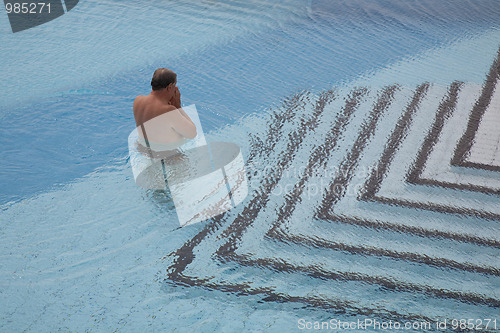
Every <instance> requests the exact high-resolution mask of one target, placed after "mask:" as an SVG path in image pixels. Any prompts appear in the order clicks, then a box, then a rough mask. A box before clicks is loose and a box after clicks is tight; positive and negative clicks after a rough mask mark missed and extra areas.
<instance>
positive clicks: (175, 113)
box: [133, 68, 197, 144]
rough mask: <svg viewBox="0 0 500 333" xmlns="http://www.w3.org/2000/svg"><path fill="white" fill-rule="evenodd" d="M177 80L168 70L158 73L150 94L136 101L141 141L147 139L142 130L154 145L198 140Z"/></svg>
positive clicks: (135, 107) (135, 110)
mask: <svg viewBox="0 0 500 333" xmlns="http://www.w3.org/2000/svg"><path fill="white" fill-rule="evenodd" d="M176 77H177V76H176V74H175V73H173V72H172V71H170V70H168V69H165V68H160V69H157V70H156V71H155V74H154V75H153V80H152V81H151V85H152V87H153V90H152V91H151V93H150V94H149V95H146V96H142V95H141V96H137V98H136V99H135V101H134V106H133V109H134V118H135V123H136V125H137V128H138V135H139V137H140V138H143V137H144V135H143V128H144V130H145V131H146V136H147V139H148V141H150V142H154V143H161V144H170V143H172V144H173V143H176V142H181V141H183V140H184V139H193V138H195V137H196V134H197V133H196V126H195V124H194V123H193V121H192V120H191V119H190V118H189V116H188V115H187V114H186V112H184V110H183V109H182V108H181V94H180V92H179V88H177V87H176V86H175V85H176V83H177V80H176ZM172 81H173V82H172Z"/></svg>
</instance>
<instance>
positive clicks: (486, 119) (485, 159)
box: [468, 84, 500, 167]
mask: <svg viewBox="0 0 500 333" xmlns="http://www.w3.org/2000/svg"><path fill="white" fill-rule="evenodd" d="M499 86H500V84H497V85H496V88H495V91H494V92H493V96H492V98H491V102H490V104H489V105H488V108H487V109H486V112H485V113H484V115H483V118H482V119H481V123H480V124H479V128H478V130H477V133H476V136H475V138H474V143H473V144H472V148H471V150H470V156H469V158H468V161H470V162H474V163H480V164H487V165H493V166H498V167H500V88H499Z"/></svg>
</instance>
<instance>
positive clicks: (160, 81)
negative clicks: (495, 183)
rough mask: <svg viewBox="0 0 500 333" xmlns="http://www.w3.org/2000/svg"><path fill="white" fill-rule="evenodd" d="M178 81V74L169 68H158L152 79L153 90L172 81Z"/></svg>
mask: <svg viewBox="0 0 500 333" xmlns="http://www.w3.org/2000/svg"><path fill="white" fill-rule="evenodd" d="M176 82H177V74H175V72H173V71H171V70H170V69H168V68H158V69H157V70H155V72H154V74H153V78H152V79H151V87H153V90H161V89H163V88H166V87H167V86H168V85H169V84H171V83H176Z"/></svg>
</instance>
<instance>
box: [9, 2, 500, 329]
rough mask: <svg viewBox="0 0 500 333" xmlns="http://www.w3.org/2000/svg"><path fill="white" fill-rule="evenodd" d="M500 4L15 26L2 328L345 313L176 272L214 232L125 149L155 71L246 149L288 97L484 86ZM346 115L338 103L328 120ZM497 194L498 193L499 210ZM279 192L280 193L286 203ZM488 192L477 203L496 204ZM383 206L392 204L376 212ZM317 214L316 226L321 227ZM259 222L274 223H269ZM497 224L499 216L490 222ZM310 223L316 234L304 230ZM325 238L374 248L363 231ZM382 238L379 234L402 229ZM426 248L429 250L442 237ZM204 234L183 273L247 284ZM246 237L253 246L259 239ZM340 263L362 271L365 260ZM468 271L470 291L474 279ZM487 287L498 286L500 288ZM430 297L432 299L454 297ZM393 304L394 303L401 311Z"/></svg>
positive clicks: (144, 7)
mask: <svg viewBox="0 0 500 333" xmlns="http://www.w3.org/2000/svg"><path fill="white" fill-rule="evenodd" d="M499 14H500V6H499V4H498V2H496V1H477V2H474V3H471V2H469V1H439V2H431V1H417V2H413V1H400V2H395V1H381V0H380V1H283V2H272V3H271V2H266V1H255V2H249V3H247V2H238V1H227V2H211V1H198V2H190V3H182V2H170V1H167V2H153V1H146V2H141V4H140V5H139V4H137V3H136V2H130V1H125V2H116V1H100V2H95V1H86V2H82V3H81V4H79V5H78V6H77V7H75V9H73V10H72V11H71V13H68V14H67V15H64V16H63V17H61V18H59V19H57V20H54V21H52V22H50V23H48V24H45V25H42V26H40V27H37V28H34V29H30V30H27V31H24V32H22V33H17V34H12V33H11V32H10V28H9V27H8V26H7V20H4V21H3V23H2V26H0V31H1V37H0V38H1V40H2V45H6V47H5V49H4V51H3V52H2V56H1V57H2V66H1V68H0V73H1V74H2V77H3V80H2V82H1V83H0V87H1V89H0V94H1V97H2V98H1V102H0V107H1V109H2V115H1V118H0V119H2V122H1V124H0V128H1V130H0V137H1V142H2V143H3V145H2V147H3V148H2V150H3V151H2V156H3V159H2V164H1V165H2V168H1V169H0V180H1V184H2V191H0V204H2V210H1V213H0V214H1V220H2V222H1V224H0V231H1V237H2V242H1V244H2V246H1V248H2V252H1V256H2V263H1V267H2V268H1V274H2V277H1V280H0V281H1V282H0V283H1V289H0V291H1V293H2V307H1V309H2V310H1V312H0V317H1V318H2V320H1V323H0V327H1V330H2V331H21V330H27V331H58V330H69V331H115V330H118V331H138V330H139V331H142V330H146V331H155V330H156V331H165V330H167V331H172V330H174V329H176V330H177V331H180V332H185V331H203V332H206V331H240V330H242V331H245V330H247V331H255V330H261V331H266V330H270V331H279V330H280V329H283V327H284V328H286V330H293V329H296V328H297V320H298V318H308V320H313V319H314V320H317V319H324V318H331V317H332V316H334V315H335V316H336V315H339V316H341V312H342V311H341V308H342V307H341V306H340V307H339V308H337V309H333V310H331V311H329V310H328V309H324V308H317V307H315V306H312V305H310V304H309V305H307V304H301V303H294V302H287V301H286V300H279V299H278V300H277V301H276V299H275V300H273V299H266V297H264V296H259V294H253V293H249V295H248V294H245V295H244V296H238V295H239V293H237V292H231V291H230V290H229V291H230V292H223V291H221V290H220V289H217V288H211V287H210V286H201V287H190V286H189V284H183V283H179V281H173V280H172V279H166V280H165V278H166V277H167V273H166V270H167V268H168V267H169V266H170V265H172V262H171V260H181V259H182V256H180V257H179V258H181V259H179V258H177V259H175V258H174V256H173V255H170V256H169V254H172V253H174V251H176V250H177V249H180V248H182V246H183V244H184V243H185V242H186V241H188V240H189V239H191V238H192V237H195V235H197V234H198V232H201V231H202V230H203V228H204V227H205V225H204V224H203V223H202V224H199V225H194V226H190V227H188V228H182V229H177V226H178V224H177V220H176V215H175V211H173V210H172V204H171V202H169V199H168V198H166V197H165V196H164V194H163V193H162V192H161V191H144V190H141V189H139V188H137V187H136V186H135V185H134V183H133V177H132V173H131V170H130V166H129V164H128V161H127V141H126V140H127V136H128V134H129V133H130V131H131V130H132V129H133V127H134V122H133V116H132V111H131V104H132V101H133V99H134V98H135V96H136V95H138V94H146V93H147V92H148V90H149V88H148V82H149V80H150V76H151V74H152V72H153V71H154V69H155V68H157V67H169V68H172V69H173V70H175V71H176V72H177V73H178V75H179V76H178V82H179V86H180V89H181V92H182V97H183V103H184V104H191V103H193V104H196V106H197V108H198V111H199V114H200V119H201V122H202V124H203V127H204V130H205V132H206V133H210V134H209V136H210V137H211V138H212V139H213V140H216V139H218V140H220V139H223V140H225V141H229V142H235V143H237V144H238V145H240V147H242V150H243V151H244V152H245V153H246V154H247V158H248V157H249V154H250V152H251V144H250V143H251V142H250V138H249V136H248V134H247V133H249V132H254V133H255V134H256V135H257V134H258V133H262V131H263V130H264V128H265V126H267V119H268V117H269V114H270V112H271V110H277V112H283V110H285V108H283V107H282V102H283V101H284V100H285V99H287V98H289V96H292V95H293V94H295V93H297V92H299V91H308V92H310V94H311V96H310V98H311V99H312V100H314V99H316V98H317V94H318V93H320V92H321V91H323V90H325V89H330V88H333V87H337V88H336V89H344V90H345V92H344V93H345V95H347V94H348V93H349V91H350V89H351V88H353V87H356V86H367V87H369V89H371V90H372V91H376V90H377V89H380V88H381V87H383V86H385V85H388V84H394V83H397V84H399V85H401V86H403V87H411V88H414V87H415V86H417V85H418V84H421V83H422V82H424V81H428V82H431V83H433V84H435V85H437V86H438V88H436V89H439V87H447V86H448V85H449V84H451V83H452V82H453V81H456V80H458V81H463V82H466V83H467V84H470V85H473V84H476V85H477V86H480V85H481V84H482V83H483V81H484V79H485V77H486V75H487V73H488V70H489V69H490V66H491V63H492V61H493V60H494V58H495V55H496V52H497V51H498V46H499V40H500V38H499V37H500V31H499V29H498V28H499V25H498V17H499ZM471 87H472V86H471ZM443 89H444V88H443ZM470 89H471V91H475V90H474V88H473V87H472V88H470ZM444 90H446V89H444ZM476 90H477V91H479V88H477V89H476ZM339 94H341V93H340V92H339ZM471 95H473V94H472V93H471ZM340 108H341V104H339V105H338V107H337V109H335V108H332V111H331V112H332V117H333V116H334V115H335V114H334V113H335V112H338V110H340ZM402 108H403V106H401V108H400V109H399V110H401V109H402ZM308 110H309V109H306V111H304V112H305V114H306V115H308V114H309V113H308V112H312V111H311V110H309V111H308ZM396 117H397V116H396V113H395V114H394V119H396ZM332 119H333V118H332ZM362 119H363V118H361V117H360V118H358V120H356V119H354V120H353V122H352V124H351V125H350V126H351V127H352V135H351V137H346V138H345V139H344V141H343V142H346V144H347V143H348V142H350V141H349V140H355V134H356V133H357V132H356V131H355V129H356V126H358V125H359V124H361V121H362ZM356 121H357V122H358V123H356ZM325 124H326V123H325ZM356 124H357V125H356ZM295 125H296V124H293V123H291V124H288V125H286V126H285V129H286V130H288V131H291V130H292V129H293V128H295ZM325 126H326V125H325ZM387 126H388V127H387V128H389V125H387ZM325 130H326V127H325ZM318 133H319V134H318V137H321V135H322V134H321V133H324V132H321V131H319V132H318ZM307 142H308V141H306V143H307ZM309 144H311V143H309ZM339 145H341V143H339ZM311 149H312V148H311ZM272 158H277V157H272V156H271V155H270V156H269V160H266V158H265V157H262V158H261V159H260V160H259V159H257V161H258V162H259V163H261V164H260V165H258V164H255V165H254V169H255V170H260V168H261V167H263V165H262V163H266V161H267V162H269V163H271V159H272ZM300 160H301V159H300V158H298V161H300ZM249 199H250V198H249ZM495 199H496V198H490V199H489V200H491V202H492V203H490V204H491V205H493V206H494V203H495ZM279 200H280V199H272V200H271V203H273V204H274V205H275V206H276V207H278V206H279V202H280V201H279ZM314 200H316V201H317V200H318V199H317V198H316V199H314ZM314 200H313V201H314ZM478 200H479V201H478V205H480V204H482V201H480V200H483V201H484V200H485V199H484V198H483V197H479V199H478ZM484 202H486V201H484ZM313 204H314V203H313V202H311V207H312V205H313ZM273 207H274V206H273ZM372 214H373V215H377V214H382V213H377V211H376V208H373V212H372ZM394 214H396V213H394ZM305 216H307V214H306V215H305ZM430 216H431V217H432V216H434V215H432V214H430ZM304 218H305V221H307V223H305V225H309V222H310V223H312V220H307V218H306V217H304ZM309 219H310V217H309ZM431 220H432V221H434V220H433V219H431ZM436 221H437V222H435V223H438V222H439V221H440V220H439V219H436ZM257 222H259V223H261V224H270V223H271V222H273V220H272V216H269V217H268V218H266V217H264V218H260V219H259V220H258V221H257ZM443 223H444V222H443ZM258 225H259V224H258ZM464 225H466V223H464ZM326 229H329V228H326ZM312 230H314V231H313V232H319V231H318V230H316V229H312ZM321 230H322V231H321V232H325V231H324V230H323V229H321ZM496 230H498V228H497V227H495V224H493V227H492V229H491V231H492V232H493V233H494V232H495V231H496ZM306 231H308V232H311V230H309V229H308V230H301V231H300V232H306ZM328 232H331V233H333V234H334V235H336V236H335V237H345V238H346V239H350V240H353V239H354V240H356V239H359V242H360V243H361V244H365V245H367V244H368V243H369V242H368V241H367V240H364V238H362V236H360V235H359V234H358V232H359V231H358V230H347V229H346V230H343V229H342V228H341V227H337V229H334V230H329V231H328ZM369 235H370V233H368V234H367V235H366V237H369ZM372 235H373V234H372ZM375 235H376V237H380V242H382V240H384V239H385V240H388V239H390V237H391V235H386V236H384V235H383V234H380V233H375ZM226 236H227V235H226ZM384 237H385V238H384ZM403 240H408V241H410V240H411V241H413V240H412V239H406V238H403ZM425 242H426V241H423V243H424V244H423V245H419V246H422V247H424V248H425V247H427V246H428V247H429V248H430V247H432V245H426V243H425ZM205 243H207V244H205ZM205 243H204V244H203V246H205V247H204V248H203V249H202V250H195V251H204V252H205V254H202V253H198V252H195V257H196V258H197V260H196V262H194V263H193V266H192V267H191V268H190V267H189V266H188V267H187V270H188V273H190V274H192V275H194V276H198V275H200V276H203V275H205V274H206V275H208V276H210V274H211V273H210V272H215V273H214V274H216V275H215V279H216V280H220V282H221V284H224V283H225V282H224V279H226V277H225V276H226V275H227V276H230V279H229V278H227V279H229V280H231V281H233V282H236V283H237V282H241V283H243V282H245V283H246V281H249V280H251V279H252V278H253V277H254V276H258V275H259V274H260V273H259V269H258V266H257V268H255V267H250V268H248V267H244V266H245V265H244V264H243V263H232V264H230V265H227V266H220V267H219V266H218V265H215V266H214V264H211V263H209V257H210V255H211V253H213V252H214V251H216V250H217V248H218V246H217V245H216V244H215V243H214V244H210V242H205ZM242 243H243V244H242V245H243V249H245V247H244V246H250V248H249V249H250V250H251V247H252V246H254V245H255V244H256V243H255V241H254V240H250V241H247V242H245V241H242ZM375 245H380V244H371V246H375ZM450 246H453V243H452V244H451V245H450ZM460 246H463V248H462V247H460V251H459V252H460V253H462V254H463V253H467V251H468V250H467V246H466V245H460ZM471 249H472V250H474V247H471ZM211 250H213V251H212V252H211ZM252 251H253V250H252ZM263 251H264V252H266V251H267V252H266V253H270V254H273V253H274V254H275V255H276V257H277V258H286V256H287V255H290V256H291V259H293V260H297V259H296V258H295V257H294V256H297V255H298V256H299V257H302V258H313V257H314V258H316V260H318V261H320V262H321V258H322V256H325V259H324V262H325V265H326V266H327V265H331V264H332V263H331V262H330V261H329V260H330V259H331V258H330V259H328V255H326V254H325V253H324V252H322V251H320V250H317V249H316V248H315V247H314V246H309V247H308V246H306V247H305V248H304V247H302V248H300V249H299V250H296V249H294V248H293V247H292V248H291V249H289V248H287V245H286V244H285V245H279V246H278V248H277V249H275V248H269V249H267V248H263ZM488 251H489V250H485V252H484V253H480V254H478V256H479V257H480V256H483V257H482V259H481V260H483V261H484V262H488V259H491V260H494V258H495V254H496V252H495V251H493V250H491V251H490V252H488ZM288 252H290V253H292V254H289V253H288ZM287 253H288V254H287ZM204 255H207V256H208V257H207V258H205V256H204ZM452 255H453V254H452ZM281 256H282V257H281ZM464 256H465V255H464ZM289 259H290V258H289ZM300 260H306V259H300ZM300 260H299V261H300ZM333 260H334V262H337V263H338V264H339V265H340V264H342V260H345V262H344V263H343V264H345V263H348V262H350V261H351V260H352V261H353V265H354V263H355V262H356V261H357V260H361V259H360V258H358V257H353V258H347V257H346V258H344V257H342V256H341V255H339V256H338V257H336V256H334V257H333ZM373 260H374V261H376V260H378V259H373ZM464 260H469V258H465V259H464ZM368 264H369V265H371V266H370V267H373V265H375V264H374V263H373V262H371V261H370V262H369V263H368ZM492 264H493V263H492ZM325 269H326V268H325ZM393 269H394V270H397V269H398V266H397V265H396V266H393ZM276 270H277V271H278V269H276ZM409 271H410V272H416V273H418V274H422V276H423V277H422V278H423V279H425V277H429V278H430V279H432V278H433V277H434V275H433V274H437V273H435V272H434V271H432V269H429V268H427V267H425V266H418V267H416V268H414V267H412V268H411V269H409ZM401 274H403V273H401ZM460 274H462V275H463V276H461V275H460ZM460 274H459V276H460V277H463V278H464V281H465V282H464V283H466V284H471V285H473V284H474V281H472V280H471V277H470V276H469V275H467V273H460ZM264 276H265V277H266V278H269V279H270V280H269V281H268V286H278V288H282V289H280V290H281V291H282V292H286V291H287V290H292V289H294V288H296V289H297V290H304V292H308V291H307V290H306V289H307V288H305V287H304V286H308V285H310V286H313V288H314V290H315V292H316V294H317V295H323V294H324V295H326V294H331V293H333V294H335V293H341V288H342V287H341V286H340V285H339V286H337V285H333V284H332V285H331V286H330V287H328V285H324V284H322V283H318V282H317V281H316V278H312V277H309V276H307V274H306V275H305V276H300V275H297V274H293V275H291V276H290V284H289V285H285V284H282V282H280V279H281V277H280V276H279V275H276V276H275V275H274V274H272V271H271V273H266V274H265V275H264ZM400 278H401V279H403V280H404V279H406V278H407V277H406V276H404V274H403V275H402V276H400ZM454 278H457V276H453V279H454ZM481 279H483V280H485V281H486V282H487V283H489V284H491V285H492V286H493V287H494V286H495V281H497V280H491V279H490V278H489V277H480V280H481ZM483 280H481V281H480V282H478V283H482V281H483ZM453 282H456V281H450V283H453ZM486 282H485V283H486ZM253 283H254V284H259V283H263V282H255V281H254V282H253ZM496 286H497V287H498V284H496ZM264 287H265V285H264ZM256 288H261V287H256ZM356 288H359V289H356ZM381 288H382V289H383V287H381ZM497 289H498V288H497ZM353 290H359V291H358V294H359V295H358V296H359V297H358V296H355V297H353V298H355V299H359V302H360V303H361V304H365V303H366V302H367V299H369V298H370V297H377V295H380V293H378V292H377V289H376V288H375V289H373V290H368V289H367V288H365V287H363V286H356V285H353ZM493 292H495V290H492V293H493ZM356 297H358V298H356ZM408 297H410V298H411V297H414V296H413V295H412V294H411V293H410V294H409V295H408ZM325 298H326V296H325ZM435 302H436V305H435V306H436V308H439V307H446V306H447V304H448V305H449V304H451V305H452V306H456V305H455V303H453V302H450V303H447V302H446V300H445V301H443V300H442V299H438V300H436V301H435ZM425 304H427V303H425ZM427 305H428V304H427ZM392 306H394V309H395V310H399V309H397V303H395V304H392ZM415 307H417V308H418V302H417V301H416V302H415ZM422 307H424V305H422ZM361 308H362V307H361ZM472 308H473V306H471V309H472ZM457 309H459V307H458V306H457ZM460 309H462V308H460ZM487 309H488V311H486V312H485V314H488V315H490V314H491V313H492V311H490V310H491V307H490V308H488V307H487ZM422 311H423V310H422ZM457 311H458V310H457ZM460 311H462V310H460ZM221 313H224V314H225V316H223V317H221V315H220V314H221ZM349 316H352V314H349V315H347V317H346V318H350V317H349Z"/></svg>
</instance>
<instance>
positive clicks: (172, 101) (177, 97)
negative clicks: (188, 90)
mask: <svg viewBox="0 0 500 333" xmlns="http://www.w3.org/2000/svg"><path fill="white" fill-rule="evenodd" d="M170 104H172V105H173V106H175V107H176V108H178V109H180V108H181V92H180V91H179V88H178V87H175V91H174V96H172V99H170Z"/></svg>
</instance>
